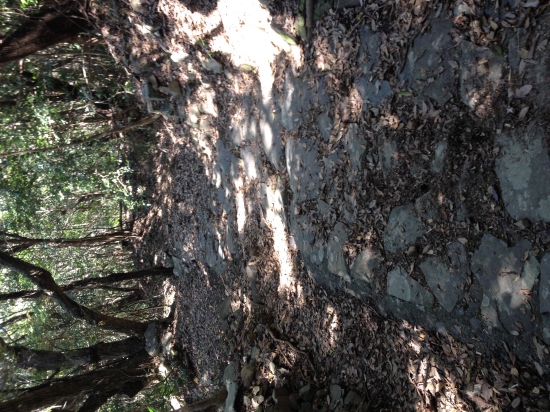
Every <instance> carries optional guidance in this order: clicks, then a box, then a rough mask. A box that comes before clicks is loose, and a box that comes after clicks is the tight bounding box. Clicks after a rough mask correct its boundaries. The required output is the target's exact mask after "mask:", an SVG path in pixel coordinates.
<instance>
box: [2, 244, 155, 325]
mask: <svg viewBox="0 0 550 412" xmlns="http://www.w3.org/2000/svg"><path fill="white" fill-rule="evenodd" d="M0 265H2V266H4V267H7V268H9V269H12V270H14V271H16V272H18V273H19V274H21V275H22V276H24V277H26V278H27V279H29V280H30V281H31V282H33V283H34V284H35V285H36V286H38V287H39V288H40V289H42V291H43V292H44V293H45V294H46V295H47V296H49V297H51V298H52V299H54V300H55V301H56V302H57V303H58V304H59V305H60V306H61V307H62V308H63V310H65V312H67V313H68V314H69V315H71V316H72V317H74V318H76V319H80V320H83V321H85V322H87V323H89V324H91V325H95V326H99V327H101V328H103V329H108V330H114V331H117V332H122V333H125V334H129V335H142V334H143V333H145V331H146V330H147V326H148V325H147V323H142V322H135V321H133V320H129V319H123V318H116V317H113V316H108V315H103V314H102V313H99V312H95V311H93V310H91V309H89V308H87V307H85V306H82V305H80V304H78V303H77V302H75V301H74V300H73V299H71V298H70V297H69V296H67V295H66V294H65V292H64V291H63V289H61V287H60V286H59V285H58V284H57V283H55V280H54V278H53V276H52V274H51V273H50V272H49V271H47V270H45V269H42V268H41V267H38V266H36V265H33V264H32V263H28V262H25V261H23V260H21V259H18V258H16V257H14V256H11V255H9V254H7V253H5V252H0Z"/></svg>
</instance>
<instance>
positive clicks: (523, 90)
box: [516, 84, 533, 99]
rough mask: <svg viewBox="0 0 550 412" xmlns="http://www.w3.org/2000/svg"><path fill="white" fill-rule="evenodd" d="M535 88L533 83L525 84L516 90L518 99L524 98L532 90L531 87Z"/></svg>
mask: <svg viewBox="0 0 550 412" xmlns="http://www.w3.org/2000/svg"><path fill="white" fill-rule="evenodd" d="M532 88H533V85H532V84H526V85H525V86H522V87H520V88H519V89H517V90H516V97H517V98H518V99H523V98H524V97H525V96H527V95H528V94H529V92H531V89H532Z"/></svg>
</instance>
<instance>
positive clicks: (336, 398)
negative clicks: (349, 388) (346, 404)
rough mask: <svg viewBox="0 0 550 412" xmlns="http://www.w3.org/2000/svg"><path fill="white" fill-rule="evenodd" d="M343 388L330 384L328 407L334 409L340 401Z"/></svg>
mask: <svg viewBox="0 0 550 412" xmlns="http://www.w3.org/2000/svg"><path fill="white" fill-rule="evenodd" d="M343 395H344V390H343V389H342V388H341V387H340V386H338V385H330V409H331V410H334V409H335V408H336V406H337V405H338V403H341V399H342V396H343Z"/></svg>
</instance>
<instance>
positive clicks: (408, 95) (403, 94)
mask: <svg viewBox="0 0 550 412" xmlns="http://www.w3.org/2000/svg"><path fill="white" fill-rule="evenodd" d="M399 94H400V95H401V96H406V97H411V96H412V95H413V94H412V93H411V92H408V91H406V90H404V91H402V92H399Z"/></svg>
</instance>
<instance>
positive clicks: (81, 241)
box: [0, 230, 133, 254]
mask: <svg viewBox="0 0 550 412" xmlns="http://www.w3.org/2000/svg"><path fill="white" fill-rule="evenodd" d="M132 236H133V235H132V233H131V232H129V231H126V230H120V231H115V232H112V233H106V234H103V235H98V236H88V237H82V238H60V239H36V238H28V237H25V236H20V235H18V234H16V233H0V237H1V238H0V247H1V249H2V250H4V251H9V252H10V253H12V254H13V253H15V252H20V251H22V250H25V249H28V248H29V247H31V246H35V245H41V244H42V245H49V246H54V247H87V246H98V245H105V244H107V243H113V242H120V241H123V240H127V239H129V238H130V237H132Z"/></svg>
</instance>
